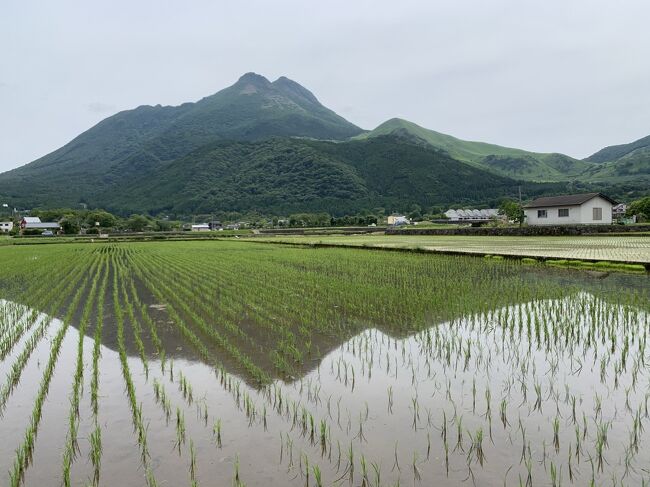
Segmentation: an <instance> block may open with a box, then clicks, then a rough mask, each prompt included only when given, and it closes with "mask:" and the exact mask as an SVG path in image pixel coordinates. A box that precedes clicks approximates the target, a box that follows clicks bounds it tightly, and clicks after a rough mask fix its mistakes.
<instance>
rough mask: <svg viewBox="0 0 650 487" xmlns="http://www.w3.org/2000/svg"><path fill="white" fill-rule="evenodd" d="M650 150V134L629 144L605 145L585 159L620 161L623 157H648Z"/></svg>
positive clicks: (599, 161) (592, 160)
mask: <svg viewBox="0 0 650 487" xmlns="http://www.w3.org/2000/svg"><path fill="white" fill-rule="evenodd" d="M648 152H650V135H649V136H647V137H644V138H642V139H639V140H636V141H634V142H631V143H629V144H621V145H611V146H609V147H605V148H604V149H601V150H599V151H598V152H596V153H595V154H592V155H591V156H589V157H587V158H586V159H585V161H589V162H595V163H604V162H612V161H618V160H620V159H623V158H628V160H629V159H630V158H631V159H635V158H639V157H640V158H647V155H648Z"/></svg>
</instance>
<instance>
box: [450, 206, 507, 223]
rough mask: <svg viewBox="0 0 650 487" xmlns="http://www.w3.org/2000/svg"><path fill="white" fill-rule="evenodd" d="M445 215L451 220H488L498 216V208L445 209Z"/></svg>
mask: <svg viewBox="0 0 650 487" xmlns="http://www.w3.org/2000/svg"><path fill="white" fill-rule="evenodd" d="M445 216H446V217H447V218H448V219H449V220H450V221H452V222H460V221H488V220H493V219H496V218H498V217H499V210H496V209H494V208H489V209H484V210H454V209H451V210H447V211H445Z"/></svg>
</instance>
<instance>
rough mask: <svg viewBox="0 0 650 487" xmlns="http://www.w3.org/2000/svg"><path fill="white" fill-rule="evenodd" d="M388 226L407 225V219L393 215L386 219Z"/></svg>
mask: <svg viewBox="0 0 650 487" xmlns="http://www.w3.org/2000/svg"><path fill="white" fill-rule="evenodd" d="M387 223H388V224H389V225H407V224H408V219H407V218H406V217H405V216H404V215H397V214H393V215H390V216H389V217H388V221H387Z"/></svg>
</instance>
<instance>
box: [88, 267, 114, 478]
mask: <svg viewBox="0 0 650 487" xmlns="http://www.w3.org/2000/svg"><path fill="white" fill-rule="evenodd" d="M108 274H109V263H108V260H106V259H105V261H104V266H103V271H102V279H101V284H100V286H99V292H98V295H97V316H96V323H95V331H94V333H93V354H92V376H91V379H90V404H91V408H92V415H93V424H94V429H93V431H92V433H91V434H90V438H89V439H90V453H89V459H90V462H91V464H92V466H93V478H92V485H93V486H95V487H96V486H97V485H99V478H100V471H101V458H102V430H101V427H100V425H99V360H100V358H101V340H102V330H103V327H104V303H105V298H106V288H107V284H108Z"/></svg>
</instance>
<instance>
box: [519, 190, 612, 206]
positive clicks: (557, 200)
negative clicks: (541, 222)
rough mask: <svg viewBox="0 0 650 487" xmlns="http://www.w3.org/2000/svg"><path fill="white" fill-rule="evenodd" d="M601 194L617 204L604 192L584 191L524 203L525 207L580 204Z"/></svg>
mask: <svg viewBox="0 0 650 487" xmlns="http://www.w3.org/2000/svg"><path fill="white" fill-rule="evenodd" d="M596 196H600V197H601V198H603V199H605V200H607V201H609V202H610V203H611V204H613V205H615V204H616V201H614V200H613V199H611V198H610V197H609V196H605V195H604V194H603V193H582V194H566V195H563V196H545V197H543V198H537V199H535V200H533V201H531V202H530V203H528V204H527V205H524V208H542V207H547V206H578V205H581V204H583V203H586V202H587V201H589V200H590V199H592V198H595V197H596Z"/></svg>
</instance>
